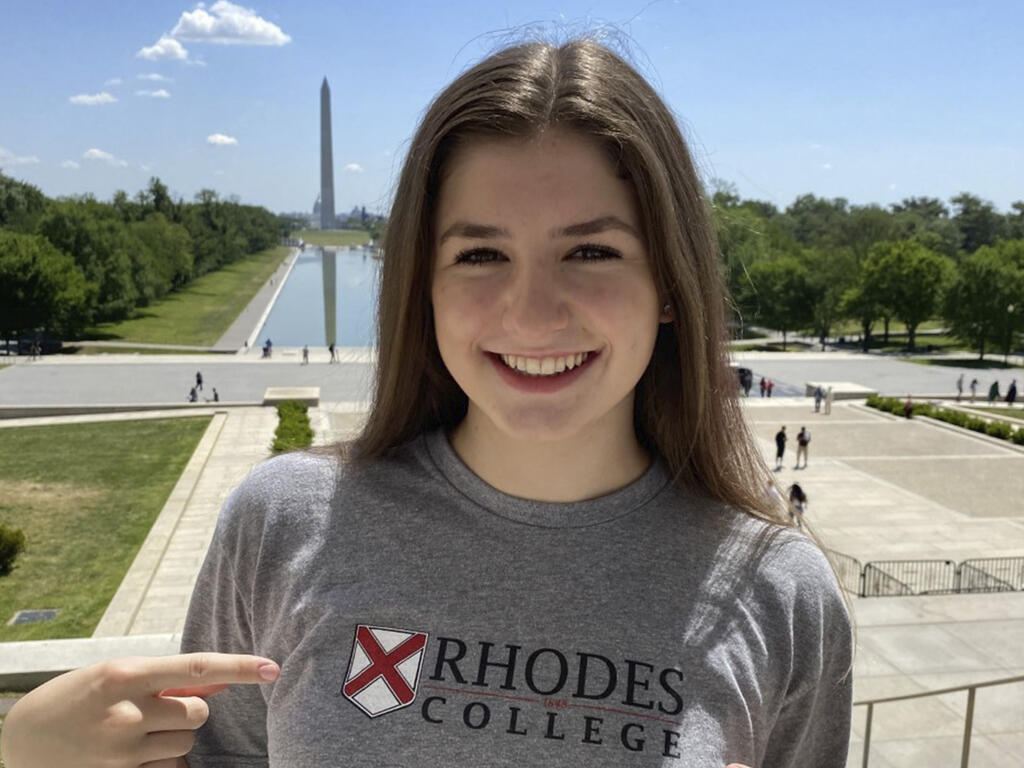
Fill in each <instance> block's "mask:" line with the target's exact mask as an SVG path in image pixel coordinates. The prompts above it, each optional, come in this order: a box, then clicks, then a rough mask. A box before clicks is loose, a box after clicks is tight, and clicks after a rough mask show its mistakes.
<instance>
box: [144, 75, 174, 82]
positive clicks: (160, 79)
mask: <svg viewBox="0 0 1024 768" xmlns="http://www.w3.org/2000/svg"><path fill="white" fill-rule="evenodd" d="M138 79H139V80H152V81H153V82H155V83H173V82H174V80H173V79H172V78H170V77H164V76H163V75H159V74H157V73H156V72H150V73H149V74H148V75H138Z"/></svg>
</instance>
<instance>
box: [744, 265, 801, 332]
mask: <svg viewBox="0 0 1024 768" xmlns="http://www.w3.org/2000/svg"><path fill="white" fill-rule="evenodd" d="M739 299H740V305H741V307H742V308H743V310H744V311H745V312H746V313H747V315H748V316H749V317H750V318H751V320H753V321H755V322H757V323H760V324H762V325H766V326H768V327H769V328H773V329H775V330H778V331H781V332H782V348H783V349H785V348H786V344H787V336H788V334H789V332H790V331H793V330H797V329H799V328H806V327H807V326H808V325H810V323H811V321H812V320H813V301H814V296H813V293H812V291H811V288H810V285H809V281H808V274H807V268H806V267H805V266H804V265H803V264H801V263H800V261H799V260H798V259H796V258H795V257H793V256H782V257H779V258H777V259H773V260H771V261H759V262H757V263H755V264H754V265H752V266H751V267H750V269H749V270H748V272H747V279H746V281H745V282H744V283H743V284H742V285H741V290H740V294H739Z"/></svg>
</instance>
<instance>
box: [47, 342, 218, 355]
mask: <svg viewBox="0 0 1024 768" xmlns="http://www.w3.org/2000/svg"><path fill="white" fill-rule="evenodd" d="M65 353H66V354H72V355H220V354H224V353H222V352H214V351H213V350H210V349H159V348H156V349H154V348H153V347H98V346H94V345H91V344H65V345H64V347H63V348H62V349H61V354H65Z"/></svg>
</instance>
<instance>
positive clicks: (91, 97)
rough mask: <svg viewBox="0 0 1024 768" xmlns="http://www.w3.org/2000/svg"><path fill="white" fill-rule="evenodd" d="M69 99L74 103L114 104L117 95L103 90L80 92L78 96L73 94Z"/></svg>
mask: <svg viewBox="0 0 1024 768" xmlns="http://www.w3.org/2000/svg"><path fill="white" fill-rule="evenodd" d="M68 101H70V102H71V103H72V104H81V105H83V106H86V107H95V106H96V105H97V104H113V103H114V102H115V101H117V97H116V96H111V95H110V94H109V93H107V92H106V91H103V92H102V93H80V94H78V95H77V96H72V97H71V98H69V99H68Z"/></svg>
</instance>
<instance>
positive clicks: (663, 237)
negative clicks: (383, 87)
mask: <svg viewBox="0 0 1024 768" xmlns="http://www.w3.org/2000/svg"><path fill="white" fill-rule="evenodd" d="M724 308H725V302H724V297H723V293H722V286H721V280H720V274H719V264H718V253H717V250H716V246H715V239H714V236H713V229H712V226H711V223H710V221H709V215H708V210H707V207H706V201H705V198H704V196H703V194H702V189H701V185H700V182H699V180H698V178H697V175H696V173H695V172H694V168H693V165H692V162H691V159H690V157H689V154H688V152H687V149H686V146H685V144H684V141H683V139H682V137H681V135H680V133H679V130H678V128H677V125H676V122H675V120H674V119H673V116H672V114H671V113H670V112H669V110H668V109H667V108H666V106H665V105H664V103H663V102H662V101H661V100H660V99H659V97H658V96H657V95H656V93H655V92H654V91H653V90H652V88H651V87H650V86H649V85H648V84H647V83H646V82H645V81H644V80H643V79H642V78H641V77H640V76H639V75H638V74H637V73H636V72H635V71H634V70H633V69H632V68H631V67H629V66H628V65H627V64H626V63H625V62H623V60H622V59H620V58H619V57H618V56H616V55H615V54H613V53H612V52H610V51H609V50H607V49H606V48H604V47H602V46H600V45H598V44H595V43H593V42H588V41H574V42H570V43H567V44H565V45H562V46H558V47H556V46H552V45H546V44H528V45H522V46H518V47H513V48H510V49H506V50H504V51H501V52H499V53H497V54H495V55H493V56H491V57H490V58H488V59H487V60H485V61H483V62H482V63H480V64H478V65H477V66H476V67H474V68H472V69H471V70H469V71H468V72H466V73H465V74H464V75H462V76H461V77H459V78H458V79H457V80H456V81H455V82H454V83H452V84H451V85H450V86H449V87H448V88H447V89H446V90H445V91H444V92H443V93H441V95H440V96H439V97H438V98H437V99H436V101H435V102H434V103H433V105H432V106H431V107H430V109H429V111H428V112H427V114H426V116H425V117H424V119H423V122H422V124H421V126H420V127H419V130H418V132H417V134H416V136H415V138H414V140H413V142H412V145H411V148H410V151H409V155H408V158H407V160H406V162H405V166H404V169H403V171H402V175H401V178H400V182H399V186H398V189H397V193H396V197H395V202H394V206H393V208H392V211H391V216H390V220H389V229H388V234H387V239H386V243H385V247H384V260H383V273H382V284H381V295H380V304H379V317H378V333H379V339H380V343H379V350H378V351H379V360H378V367H377V373H376V382H375V393H374V401H373V408H372V410H371V412H370V414H369V419H368V422H367V423H366V426H365V428H364V429H363V431H362V432H361V434H360V435H359V437H358V438H357V439H356V440H354V441H352V442H351V443H349V444H347V445H345V446H343V449H342V450H340V451H333V452H332V453H324V452H320V453H315V452H314V453H295V454H291V455H286V456H282V457H279V458H275V459H272V460H270V461H267V462H265V463H264V464H262V465H261V466H260V467H258V468H257V469H256V470H254V472H253V473H252V474H251V475H250V476H249V477H248V478H247V479H246V480H245V481H244V482H243V484H242V485H241V486H240V487H239V488H238V489H237V490H236V491H235V492H234V494H233V495H232V496H231V497H230V499H229V500H228V501H227V503H226V504H225V507H224V509H223V511H222V513H221V517H220V520H219V524H218V529H217V532H216V535H215V538H214V541H213V543H212V545H211V547H210V550H209V553H208V555H207V558H206V562H205V564H204V566H203V569H202V572H201V574H200V577H199V580H198V583H197V585H196V589H195V592H194V595H193V598H192V604H191V607H190V610H189V615H188V620H187V625H186V629H185V633H184V637H183V640H182V651H183V652H186V653H185V654H184V655H182V656H176V657H170V658H164V659H131V660H117V661H114V662H108V663H105V664H100V665H97V666H95V667H89V668H86V669H82V670H77V671H75V672H72V673H69V674H68V675H65V676H63V677H62V678H57V679H56V680H54V681H51V683H48V684H47V685H44V686H42V687H41V688H39V689H37V690H36V691H34V692H33V693H31V694H29V695H27V696H26V697H25V698H23V699H22V700H21V702H20V703H19V704H18V705H17V706H16V707H15V708H14V709H13V710H12V712H11V715H10V719H9V721H8V725H7V729H5V732H4V737H5V741H4V758H5V760H7V765H8V768H21V766H29V765H44V764H45V765H49V766H61V765H76V766H79V765H86V764H89V763H88V760H89V759H91V758H92V757H93V756H96V759H97V764H98V761H99V758H100V756H102V757H103V758H104V759H105V760H106V761H107V762H105V763H104V764H106V765H113V764H116V765H125V766H129V765H130V766H135V765H140V764H145V765H151V766H174V765H179V766H180V765H184V764H185V762H184V760H181V759H180V758H177V756H179V755H184V754H185V753H186V752H187V753H188V756H187V762H188V765H190V766H192V767H193V768H196V767H198V766H215V765H232V766H267V765H273V766H289V767H292V766H324V765H373V766H423V765H431V766H434V765H436V766H470V765H472V766H499V765H501V766H505V765H509V766H511V765H549V766H578V765H588V766H624V765H636V766H680V767H682V766H687V767H688V768H689V767H704V766H707V767H708V768H722V766H724V765H726V764H728V763H734V762H735V763H743V764H745V765H748V766H764V767H765V768H784V767H785V766H793V767H794V768H795V767H796V766H808V765H814V766H817V767H818V768H823V767H824V768H827V767H829V766H835V767H836V768H838V767H840V766H844V765H845V763H846V750H847V740H848V736H849V725H850V707H851V680H850V675H849V670H850V665H851V634H850V624H849V618H848V614H847V611H846V608H845V606H844V602H843V599H842V597H841V594H840V591H839V589H838V587H837V584H836V581H835V579H834V577H833V575H832V572H831V570H830V568H829V565H828V562H827V561H826V559H825V557H824V555H823V554H822V552H821V550H820V549H818V548H817V547H816V546H815V545H814V544H813V543H812V542H811V541H810V540H808V539H807V538H806V537H804V536H803V535H802V534H800V533H798V532H796V531H795V530H794V529H793V528H792V527H790V526H789V525H788V524H787V522H786V513H785V505H784V503H774V502H772V501H771V500H770V497H768V496H767V495H766V494H765V493H764V488H765V485H766V483H767V482H768V481H769V478H770V475H769V473H768V471H767V467H766V466H765V465H764V462H763V461H762V459H761V458H760V456H759V455H758V452H757V450H756V448H755V445H754V443H753V441H752V439H751V437H750V435H749V433H748V431H747V428H746V426H745V424H744V422H743V419H742V415H741V412H740V406H739V402H738V399H737V397H736V387H735V382H734V377H733V374H732V372H731V370H730V369H729V366H728V364H727V359H726V351H725V346H724V343H723V342H724V339H725V338H726V331H725V324H724ZM723 435H724V436H728V439H723ZM210 652H214V653H210ZM261 670H262V675H263V676H261ZM268 681H269V682H268ZM246 683H248V684H249V685H246ZM259 683H264V684H263V685H257V684H259ZM215 693H216V695H213V694H215ZM207 708H208V709H207ZM204 721H205V725H203V723H204ZM200 725H202V727H199V726H200ZM197 728H198V730H197V731H195V735H194V738H195V742H194V745H193V741H192V739H193V733H192V731H193V729H197ZM8 731H10V732H8ZM190 750H191V751H190ZM176 758H177V762H176Z"/></svg>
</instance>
